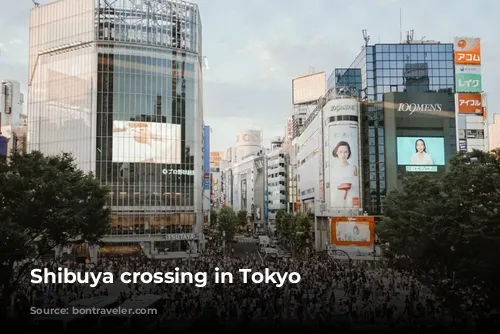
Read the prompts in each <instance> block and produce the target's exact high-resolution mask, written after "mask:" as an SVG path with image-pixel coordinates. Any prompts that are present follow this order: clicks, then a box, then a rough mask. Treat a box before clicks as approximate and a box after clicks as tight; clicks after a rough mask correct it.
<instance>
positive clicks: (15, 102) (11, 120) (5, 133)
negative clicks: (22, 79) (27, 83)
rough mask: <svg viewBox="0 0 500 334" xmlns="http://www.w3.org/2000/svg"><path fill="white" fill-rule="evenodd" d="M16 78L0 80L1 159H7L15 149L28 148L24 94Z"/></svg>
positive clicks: (23, 149)
mask: <svg viewBox="0 0 500 334" xmlns="http://www.w3.org/2000/svg"><path fill="white" fill-rule="evenodd" d="M20 87H21V85H20V84H19V82H17V81H14V80H2V81H1V82H0V90H1V92H0V159H3V160H6V159H7V157H8V156H9V154H10V153H11V152H12V151H13V150H17V151H18V152H24V151H25V150H26V121H27V120H26V118H27V115H26V114H25V113H23V105H24V95H23V94H22V93H21V90H20Z"/></svg>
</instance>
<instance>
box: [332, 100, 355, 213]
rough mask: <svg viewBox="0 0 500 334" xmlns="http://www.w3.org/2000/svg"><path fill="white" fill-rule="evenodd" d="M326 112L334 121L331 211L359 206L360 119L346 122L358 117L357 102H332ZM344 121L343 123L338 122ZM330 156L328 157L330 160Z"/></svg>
mask: <svg viewBox="0 0 500 334" xmlns="http://www.w3.org/2000/svg"><path fill="white" fill-rule="evenodd" d="M324 110H325V112H327V113H328V114H327V115H330V117H329V119H330V120H332V119H333V120H334V121H333V122H331V123H329V125H328V142H329V143H328V152H326V154H325V159H329V160H328V161H329V165H328V169H329V188H328V192H329V195H330V196H329V197H330V207H331V208H338V209H340V208H342V209H350V208H354V207H359V205H360V204H359V196H360V189H359V166H358V163H359V160H358V157H359V147H358V123H357V120H356V121H353V120H350V121H344V119H347V118H345V117H344V116H350V117H352V119H354V117H357V116H355V115H357V114H358V103H357V101H356V99H335V100H331V101H329V102H328V103H327V104H326V105H325V107H324ZM338 120H341V121H338ZM327 157H329V158H327Z"/></svg>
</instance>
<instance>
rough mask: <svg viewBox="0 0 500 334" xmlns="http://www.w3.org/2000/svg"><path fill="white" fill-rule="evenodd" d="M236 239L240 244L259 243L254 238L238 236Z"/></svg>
mask: <svg viewBox="0 0 500 334" xmlns="http://www.w3.org/2000/svg"><path fill="white" fill-rule="evenodd" d="M234 239H235V240H236V241H237V242H239V243H245V244H254V243H256V242H257V240H255V239H254V238H252V237H245V236H236V237H235V238H234Z"/></svg>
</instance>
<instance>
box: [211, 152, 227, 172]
mask: <svg viewBox="0 0 500 334" xmlns="http://www.w3.org/2000/svg"><path fill="white" fill-rule="evenodd" d="M223 156H224V152H210V167H215V168H218V167H220V162H221V160H222V157H223Z"/></svg>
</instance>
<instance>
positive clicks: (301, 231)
mask: <svg viewBox="0 0 500 334" xmlns="http://www.w3.org/2000/svg"><path fill="white" fill-rule="evenodd" d="M294 218H295V219H293V230H292V239H293V244H294V249H295V251H296V252H297V253H299V254H301V253H304V251H305V250H306V249H307V248H308V247H309V246H310V245H311V236H312V220H311V216H310V215H309V213H304V212H298V213H297V214H296V215H295V217H294Z"/></svg>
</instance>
